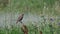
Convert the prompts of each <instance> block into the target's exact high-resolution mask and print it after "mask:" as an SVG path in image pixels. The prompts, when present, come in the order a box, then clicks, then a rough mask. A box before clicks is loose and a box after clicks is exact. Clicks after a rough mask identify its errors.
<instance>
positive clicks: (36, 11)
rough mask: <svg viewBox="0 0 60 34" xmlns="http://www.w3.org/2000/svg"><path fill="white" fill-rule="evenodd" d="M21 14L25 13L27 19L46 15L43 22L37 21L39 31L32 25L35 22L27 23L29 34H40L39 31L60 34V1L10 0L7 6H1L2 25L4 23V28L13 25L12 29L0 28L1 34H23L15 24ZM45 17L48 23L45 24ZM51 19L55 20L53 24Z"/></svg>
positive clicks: (47, 33) (45, 33)
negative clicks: (59, 24) (59, 23)
mask: <svg viewBox="0 0 60 34" xmlns="http://www.w3.org/2000/svg"><path fill="white" fill-rule="evenodd" d="M2 4H3V3H2ZM27 8H28V9H27ZM20 13H24V14H25V18H26V17H27V18H28V17H30V16H32V17H33V18H35V17H36V16H37V17H36V18H38V17H41V16H43V15H44V17H41V18H42V19H41V20H40V18H39V19H38V20H39V21H38V20H37V21H38V25H39V27H38V29H39V30H38V29H35V26H34V25H32V22H34V21H33V20H32V21H28V22H27V24H26V25H27V27H28V30H29V32H28V34H35V32H36V34H39V31H42V32H43V34H60V30H59V29H60V26H58V25H57V24H58V22H60V18H58V17H60V0H10V1H9V3H8V4H7V5H6V6H3V5H1V4H0V18H1V20H0V23H3V24H2V26H3V25H4V26H6V25H7V26H8V25H13V28H10V29H8V27H5V28H3V27H0V34H23V32H22V30H21V27H20V25H19V24H18V25H16V24H15V22H16V20H17V18H18V15H19V14H20ZM30 14H31V15H30ZM32 17H31V18H32ZM45 17H47V22H44V18H45ZM50 17H53V18H55V20H54V21H53V22H52V23H51V22H50V21H49V18H50ZM56 17H57V18H56ZM28 20H30V19H29V18H28ZM44 23H46V24H44ZM51 25H52V26H51ZM17 26H18V27H17Z"/></svg>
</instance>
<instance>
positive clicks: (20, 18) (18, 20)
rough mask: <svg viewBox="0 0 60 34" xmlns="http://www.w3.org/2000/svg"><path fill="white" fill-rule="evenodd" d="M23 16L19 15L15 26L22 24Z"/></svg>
mask: <svg viewBox="0 0 60 34" xmlns="http://www.w3.org/2000/svg"><path fill="white" fill-rule="evenodd" d="M23 16H24V14H21V15H19V17H18V19H17V22H16V24H17V23H18V22H20V23H22V19H23Z"/></svg>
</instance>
